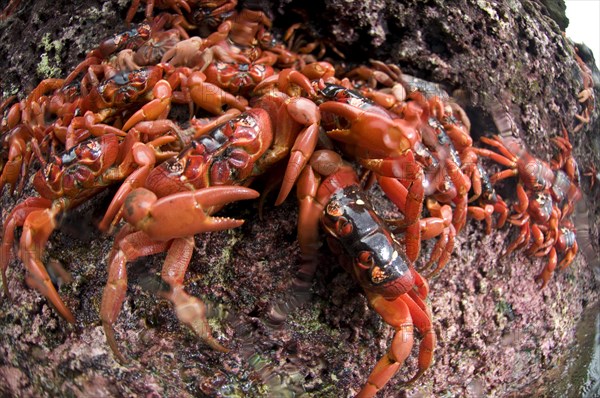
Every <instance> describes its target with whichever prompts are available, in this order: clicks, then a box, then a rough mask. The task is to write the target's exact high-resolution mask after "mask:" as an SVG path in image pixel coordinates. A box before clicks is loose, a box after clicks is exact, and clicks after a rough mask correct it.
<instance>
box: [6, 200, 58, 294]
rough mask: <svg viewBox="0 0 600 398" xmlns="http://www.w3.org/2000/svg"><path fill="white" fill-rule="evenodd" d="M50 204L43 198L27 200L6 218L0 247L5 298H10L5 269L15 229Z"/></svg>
mask: <svg viewBox="0 0 600 398" xmlns="http://www.w3.org/2000/svg"><path fill="white" fill-rule="evenodd" d="M51 203H52V202H51V201H49V200H48V199H44V198H28V199H27V200H25V201H24V202H23V203H20V204H18V205H17V206H15V208H14V209H13V210H12V211H11V212H10V214H9V215H8V217H7V218H6V221H5V223H4V230H3V233H2V236H3V239H2V247H1V248H0V271H1V272H2V286H3V287H4V293H5V295H6V297H10V293H9V291H8V280H7V279H6V269H7V268H8V262H9V261H10V259H11V251H12V247H13V244H14V242H15V228H16V227H18V226H22V225H23V224H24V223H25V220H26V219H27V217H28V216H29V214H31V213H33V212H34V211H39V210H41V209H47V208H48V207H50V205H51Z"/></svg>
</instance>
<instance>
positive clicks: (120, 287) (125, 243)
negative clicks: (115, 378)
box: [100, 226, 170, 363]
mask: <svg viewBox="0 0 600 398" xmlns="http://www.w3.org/2000/svg"><path fill="white" fill-rule="evenodd" d="M132 231H133V228H132V227H130V226H126V227H124V228H123V229H122V230H121V231H119V233H118V234H117V237H116V238H115V243H114V246H113V249H112V251H111V253H110V256H109V265H108V281H107V282H106V286H105V287H104V292H103V294H102V303H101V305H100V318H101V319H102V326H103V327H104V334H105V335H106V341H107V342H108V345H109V346H110V348H111V349H112V351H113V353H114V354H115V356H116V357H117V359H118V360H119V362H121V363H126V362H128V360H127V359H126V358H125V357H124V356H123V354H121V351H120V350H119V347H118V346H117V341H116V339H115V332H114V329H113V324H114V323H115V321H116V320H117V318H118V317H119V313H120V312H121V307H122V306H123V302H124V301H125V294H126V292H127V263H128V262H129V261H133V260H135V259H136V258H139V257H143V256H149V255H151V254H156V253H162V252H164V251H165V250H166V249H167V248H168V247H169V243H170V242H169V241H165V242H158V241H153V240H151V239H150V238H148V235H146V234H145V233H143V232H141V231H138V232H132Z"/></svg>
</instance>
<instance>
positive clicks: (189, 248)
mask: <svg viewBox="0 0 600 398" xmlns="http://www.w3.org/2000/svg"><path fill="white" fill-rule="evenodd" d="M193 252H194V238H193V237H186V238H180V239H175V240H173V243H172V244H171V247H170V248H169V251H168V254H167V258H166V259H165V263H164V265H163V268H162V272H161V276H162V279H163V280H164V281H165V282H167V283H168V284H169V286H170V287H171V289H170V290H169V291H168V292H167V293H162V295H163V296H164V297H165V298H166V299H168V300H169V301H171V303H173V306H174V307H175V311H176V313H177V318H179V320H180V321H181V322H183V323H184V324H185V325H186V326H188V327H189V328H190V329H192V331H193V332H194V333H195V334H196V335H197V336H198V337H200V338H201V339H202V340H203V341H204V342H205V343H206V344H208V345H209V346H210V347H211V348H212V349H214V350H216V351H221V352H227V351H229V350H228V349H227V348H225V347H223V346H222V345H221V344H219V342H218V341H217V340H215V339H214V338H213V337H212V335H211V331H210V326H209V325H208V321H207V320H206V305H205V304H204V303H203V302H202V301H201V300H199V299H198V298H196V297H194V296H191V295H189V294H187V293H186V292H185V291H184V289H183V278H184V277H185V272H186V271H187V267H188V265H189V263H190V259H191V258H192V253H193Z"/></svg>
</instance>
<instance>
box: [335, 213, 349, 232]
mask: <svg viewBox="0 0 600 398" xmlns="http://www.w3.org/2000/svg"><path fill="white" fill-rule="evenodd" d="M335 231H336V232H337V234H338V235H339V236H348V235H350V234H351V233H352V223H351V222H350V221H348V219H347V218H346V217H340V218H338V219H337V221H336V222H335Z"/></svg>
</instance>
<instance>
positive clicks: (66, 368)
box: [0, 0, 600, 397]
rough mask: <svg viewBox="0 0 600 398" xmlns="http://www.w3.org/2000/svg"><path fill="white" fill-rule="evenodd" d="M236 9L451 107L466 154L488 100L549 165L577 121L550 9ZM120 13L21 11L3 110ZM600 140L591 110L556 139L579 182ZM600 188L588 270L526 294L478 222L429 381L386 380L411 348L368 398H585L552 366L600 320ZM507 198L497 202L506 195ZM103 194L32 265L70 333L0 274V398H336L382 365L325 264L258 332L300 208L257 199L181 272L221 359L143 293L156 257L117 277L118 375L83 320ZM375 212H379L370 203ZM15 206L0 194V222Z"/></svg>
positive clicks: (354, 4) (12, 27)
mask: <svg viewBox="0 0 600 398" xmlns="http://www.w3.org/2000/svg"><path fill="white" fill-rule="evenodd" d="M247 3H252V4H254V5H259V6H261V7H262V8H263V9H264V10H266V11H268V12H269V13H270V14H271V16H272V17H273V19H274V25H275V29H278V31H279V32H282V31H284V29H285V28H287V27H288V26H290V25H291V24H292V23H294V22H303V23H304V24H305V28H304V29H305V31H306V32H308V33H307V34H312V35H314V36H315V37H320V38H322V40H323V42H324V43H325V44H327V45H329V46H330V47H329V48H331V46H332V45H335V48H337V49H338V50H339V51H340V52H342V53H343V54H346V59H345V60H344V61H343V62H345V63H347V64H348V65H351V64H353V63H358V62H364V60H366V59H369V58H373V59H379V60H382V61H385V62H394V63H397V64H398V65H399V66H400V67H401V68H402V70H403V71H404V72H406V73H409V74H412V75H415V76H418V77H421V78H424V79H426V80H430V81H435V82H438V83H441V84H443V85H444V87H446V88H447V89H448V90H449V91H450V92H452V91H454V92H455V93H456V95H457V96H459V97H460V98H461V100H462V101H463V104H464V105H465V107H466V110H467V112H468V114H469V116H470V118H471V120H472V121H473V128H472V135H473V137H474V138H477V137H479V136H482V135H489V134H490V133H493V132H495V128H494V125H493V123H492V118H491V114H490V109H491V107H493V106H494V104H496V103H498V102H500V103H502V104H504V105H505V106H507V107H508V108H509V109H510V111H511V114H512V116H513V118H514V120H515V122H516V124H517V126H518V128H519V131H520V133H521V136H522V138H523V139H524V141H525V142H526V145H527V146H528V147H529V148H530V150H531V151H532V152H533V153H534V154H536V155H537V156H540V157H542V158H545V159H549V158H551V157H552V154H553V148H552V146H551V143H550V141H549V138H550V137H553V136H556V135H558V134H559V133H560V128H561V125H565V126H567V128H569V129H572V128H573V125H574V116H575V114H576V113H578V112H580V109H579V108H578V107H579V105H578V103H577V99H576V96H577V93H578V92H579V91H580V90H581V88H582V83H581V81H580V78H579V74H578V73H579V72H578V68H577V66H576V64H575V61H574V60H573V56H572V50H571V48H570V47H569V45H568V44H567V42H566V41H565V39H564V38H563V36H562V34H561V28H564V26H565V25H564V24H565V21H564V15H563V16H562V18H563V19H559V17H556V16H555V15H556V14H555V11H554V10H555V9H556V8H552V10H550V8H547V6H546V5H544V4H543V3H540V2H535V1H529V0H525V1H521V2H517V1H508V2H501V3H502V4H496V2H488V1H484V0H462V1H459V2H453V3H452V6H451V7H450V6H449V5H448V4H449V3H448V2H443V1H441V0H439V1H436V0H432V1H428V2H422V1H417V0H413V1H402V2H396V1H392V0H366V1H360V2H359V1H352V0H325V1H322V2H315V3H314V4H313V5H311V6H310V8H303V7H306V6H305V5H302V6H301V4H303V3H301V2H299V1H291V0H281V1H275V0H272V1H266V0H265V1H252V2H250V1H248V2H247ZM549 3H550V2H545V4H549ZM559 3H561V2H559ZM2 4H4V3H2ZM128 6H129V4H128V2H126V1H106V2H103V1H91V0H87V1H85V2H81V3H79V4H77V5H75V4H74V3H71V2H67V1H58V2H50V1H47V0H43V1H36V2H23V4H21V5H20V6H19V8H18V9H17V11H16V12H15V14H14V15H13V16H11V17H10V18H8V19H7V20H5V21H3V22H0V38H1V39H2V40H1V41H0V63H1V64H2V70H3V75H2V78H1V79H0V93H1V94H2V96H3V98H5V97H7V96H9V95H12V94H17V95H19V96H20V97H23V96H25V95H26V93H27V92H29V91H30V90H31V89H32V88H33V87H35V86H36V85H37V83H38V82H39V81H40V80H42V79H43V78H46V77H58V76H65V75H66V74H68V72H69V71H70V70H72V68H73V67H74V66H75V65H77V64H78V63H79V62H80V61H81V60H82V59H83V57H84V56H85V53H86V52H87V50H89V49H90V48H92V47H94V46H95V45H97V44H98V42H99V41H100V40H102V39H104V38H106V37H108V36H110V35H112V34H114V33H118V32H121V31H124V30H125V25H124V22H123V21H124V17H125V14H126V12H127V8H128ZM559 8H560V7H559ZM141 18H142V13H141V12H140V13H138V16H137V20H140V19H141ZM552 18H556V19H557V20H559V22H558V23H557V22H555V20H553V19H552ZM327 55H328V56H335V53H334V52H333V51H331V50H329V51H328V53H327ZM338 61H339V60H338ZM598 95H600V93H599V92H598V90H596V98H598ZM599 139H600V138H599V136H598V118H597V111H596V113H595V114H594V117H593V119H592V124H590V125H588V126H587V127H586V128H584V129H583V130H582V131H581V132H579V133H578V134H576V135H574V136H573V137H572V142H573V144H574V155H575V157H576V159H577V160H578V161H579V164H580V167H581V168H582V171H585V167H587V166H588V165H591V164H595V165H598V164H600V163H599V159H598V153H599V151H598V148H599V146H600V143H599ZM599 187H600V184H596V186H595V187H594V188H593V189H591V187H590V183H589V180H588V179H587V178H583V180H582V188H583V190H584V191H585V193H586V194H587V198H586V199H584V200H585V201H587V202H586V206H585V207H587V210H588V214H586V215H582V216H580V218H581V219H582V220H581V221H580V224H579V226H578V228H579V229H580V235H583V236H584V237H586V238H585V241H584V242H580V245H581V246H582V252H586V253H588V256H589V258H590V260H589V261H586V256H584V255H581V254H580V255H578V256H577V259H576V260H575V262H574V263H573V264H572V265H571V266H570V267H569V268H568V269H567V270H565V271H564V272H560V273H558V274H557V275H555V276H554V277H553V279H552V280H551V281H550V283H549V285H548V286H547V287H546V288H545V289H544V290H542V291H540V290H539V288H538V287H536V285H535V284H534V282H533V278H534V276H535V275H537V273H538V272H539V271H540V269H541V268H542V267H543V266H544V260H543V259H535V258H530V257H527V256H525V255H524V254H523V253H517V254H512V255H510V256H507V257H503V258H500V253H501V252H502V250H503V249H504V248H506V246H507V242H509V241H510V240H512V239H513V238H514V234H515V232H514V231H513V230H510V229H508V228H507V227H505V228H504V229H502V230H500V231H493V233H492V234H491V235H487V236H486V235H484V234H483V229H484V228H483V226H482V225H481V223H479V222H476V221H471V222H469V224H468V226H467V228H465V230H463V231H462V233H461V234H460V236H459V238H458V241H457V245H456V249H455V252H454V254H453V256H452V260H451V262H450V263H449V264H448V266H447V267H446V269H445V270H444V271H443V272H442V273H441V274H440V276H439V277H438V278H437V279H435V280H433V281H432V282H431V307H432V310H433V314H434V325H435V331H436V334H437V336H438V340H439V343H438V348H437V350H436V353H435V363H434V364H433V366H432V367H431V369H430V370H429V371H428V372H427V373H426V374H425V375H424V377H423V378H422V379H421V380H420V381H419V382H418V383H416V384H415V385H413V386H411V387H410V388H408V389H406V388H404V387H403V386H402V380H406V379H408V378H409V377H410V376H411V375H412V374H413V372H414V369H415V364H416V360H415V358H416V349H415V351H414V355H413V357H412V358H410V360H409V361H408V363H407V364H406V365H405V366H404V367H402V369H401V371H400V372H399V374H398V375H397V376H396V377H395V378H394V379H393V380H392V382H390V384H389V385H388V386H387V387H386V388H385V389H384V391H383V392H382V393H380V396H381V397H401V396H424V397H426V396H466V397H479V396H487V397H502V396H508V395H510V396H531V395H536V396H559V395H560V393H564V394H571V395H572V396H577V395H578V393H579V387H580V385H581V383H582V382H581V380H579V379H577V378H576V377H575V376H573V377H571V375H572V374H573V372H570V373H569V371H568V370H569V369H572V368H573V366H571V367H570V366H567V365H570V364H572V363H575V368H577V366H578V365H579V367H581V366H585V361H586V358H585V352H584V353H582V352H581V350H579V351H578V350H577V349H576V347H575V348H574V340H575V327H576V325H577V321H578V319H579V318H580V316H581V314H582V312H583V311H584V309H585V308H586V307H592V306H593V305H594V303H597V302H598V291H599V290H598V286H599V285H600V281H599V279H598V273H596V274H594V272H595V271H594V270H596V272H598V267H599V264H598V259H597V253H598V230H597V225H599V223H598V217H599V216H600V209H599V207H598V203H599V201H598V195H599V189H600V188H599ZM513 188H514V187H511V185H510V182H508V183H507V184H506V190H507V191H510V190H511V189H513ZM111 193H112V192H107V193H105V194H103V195H100V197H98V198H97V199H95V200H93V201H91V202H90V203H87V204H85V205H84V206H82V207H80V208H78V209H77V210H75V211H73V212H72V213H71V214H69V215H68V216H67V217H66V218H65V219H64V221H63V223H62V227H61V228H60V229H59V230H58V231H57V232H55V233H54V235H53V236H52V239H51V241H50V243H49V245H48V247H47V258H48V260H50V259H53V260H57V261H60V262H61V263H62V264H64V265H65V267H66V268H67V269H68V270H69V271H70V272H71V274H72V277H73V281H72V282H71V283H69V284H64V285H63V286H61V288H60V293H61V296H62V297H63V298H64V300H65V302H66V303H67V305H68V306H69V307H70V308H71V309H72V310H73V312H74V313H75V314H76V316H77V323H76V324H75V325H69V324H67V323H66V322H65V321H64V320H63V319H61V318H60V317H59V316H58V315H57V314H56V313H55V312H54V311H53V309H52V308H50V306H49V305H48V303H47V302H46V300H45V299H43V298H41V297H40V295H39V294H37V293H36V292H35V291H33V290H31V289H29V288H27V286H26V284H25V282H24V270H23V266H22V264H20V263H19V262H16V261H13V262H12V263H11V265H10V268H9V272H8V276H9V281H10V283H9V288H10V291H11V293H12V296H13V300H12V301H8V300H7V299H6V298H5V297H3V296H2V298H0V300H1V301H0V336H2V343H0V395H2V396H26V397H29V396H31V397H38V396H77V397H88V396H98V397H100V396H141V395H144V396H179V397H185V396H190V397H191V396H210V397H214V396H222V397H229V396H269V397H283V396H302V394H303V393H304V394H305V396H311V397H334V396H342V397H346V396H348V397H350V396H353V394H355V393H356V392H357V391H358V390H359V388H360V387H361V385H362V384H363V383H364V382H365V380H366V378H367V376H368V374H369V372H370V370H371V369H372V367H373V366H374V364H375V363H376V361H377V359H378V358H379V357H381V355H382V354H383V353H384V352H385V351H386V350H387V347H388V344H389V342H390V341H391V338H392V335H393V332H392V330H391V329H390V328H389V327H388V326H386V325H385V324H384V323H383V322H382V321H381V319H380V317H379V316H378V315H377V314H376V313H374V312H373V311H371V310H370V309H369V308H368V306H367V302H366V300H365V299H364V297H363V296H362V295H361V293H360V289H359V288H358V287H357V286H355V285H354V283H353V282H352V280H351V278H350V277H349V276H348V275H346V274H345V273H344V272H343V271H342V270H341V269H340V267H338V266H337V263H336V259H335V258H334V256H333V255H332V254H331V253H330V252H329V251H328V250H327V249H325V248H324V249H323V250H322V266H321V268H320V270H319V273H318V276H317V278H316V281H315V284H314V288H313V292H314V294H313V297H312V298H311V300H310V301H309V303H308V304H307V305H304V306H303V307H301V308H300V309H298V310H296V311H294V312H293V313H292V314H291V316H290V318H289V319H288V321H287V323H286V324H284V325H283V327H281V328H279V329H272V328H271V327H269V326H268V325H266V324H265V322H264V320H265V316H264V311H265V309H266V308H267V305H268V303H269V302H271V301H272V300H274V299H276V298H280V297H283V296H284V295H285V287H286V286H287V283H288V282H289V281H290V279H291V277H292V275H293V274H294V272H295V270H296V269H297V267H298V263H299V253H298V246H297V243H296V241H295V228H296V224H295V221H294V220H295V219H296V216H297V206H296V204H295V203H294V201H293V200H288V201H287V202H286V203H285V204H284V205H283V206H281V207H274V206H272V205H271V203H272V200H267V205H266V206H265V208H264V209H263V217H262V219H261V218H260V217H259V216H258V204H257V203H251V204H248V203H244V204H237V205H234V206H232V207H229V208H228V209H227V210H226V212H227V213H228V215H233V216H235V217H242V218H245V219H246V220H247V222H246V224H245V225H244V226H242V227H241V228H239V229H236V230H232V231H226V232H219V233H212V234H203V235H201V236H198V237H197V238H196V250H195V253H194V257H193V261H192V264H191V265H190V268H189V271H188V274H187V280H186V286H187V287H188V291H189V292H190V293H192V294H194V295H197V296H200V297H202V298H204V299H205V300H206V301H208V302H211V303H213V306H212V307H213V311H212V312H213V315H214V317H213V320H212V321H211V325H212V327H213V335H214V336H216V337H217V338H219V339H220V340H221V342H222V343H223V344H224V345H226V346H227V347H228V348H230V350H231V351H230V352H229V353H228V354H221V353H218V352H215V351H212V350H211V349H210V348H208V347H207V346H206V345H204V344H203V343H201V342H199V341H197V339H196V338H195V337H194V336H192V335H191V333H190V332H188V330H186V329H184V328H183V327H181V326H180V325H179V323H178V322H177V320H176V318H175V316H174V314H173V312H172V310H171V308H170V307H169V306H168V305H167V304H166V303H165V302H164V301H161V300H160V299H158V298H157V297H156V296H155V295H154V294H152V293H150V292H149V291H147V290H144V289H142V288H141V287H140V285H144V284H147V282H148V280H149V278H150V277H149V275H150V276H151V275H153V274H155V273H156V272H158V271H159V270H160V264H161V261H162V260H163V257H161V256H154V257H151V258H145V259H143V260H141V261H137V262H136V263H134V264H133V265H131V266H130V283H129V289H128V297H127V300H126V302H125V305H124V308H123V311H122V313H121V315H120V318H119V320H118V322H117V324H116V331H117V336H118V342H119V344H120V347H121V349H122V351H123V353H124V354H125V355H126V356H127V357H129V358H130V359H131V361H130V363H129V364H127V365H125V366H124V365H120V364H119V363H118V362H116V361H115V358H114V356H113V355H112V353H111V351H110V349H109V347H108V346H107V345H106V343H105V338H104V335H103V331H102V326H101V323H100V320H99V316H98V312H99V305H100V298H101V294H102V289H103V286H104V283H105V281H106V269H105V267H106V257H107V254H108V251H109V250H110V246H111V244H112V238H111V237H105V236H101V235H100V234H99V233H97V231H96V229H95V227H94V224H95V222H97V220H98V217H99V216H100V215H101V214H102V211H103V209H105V207H106V204H107V201H108V200H110V195H111ZM26 194H31V191H28V192H26ZM374 197H375V198H376V200H377V202H378V203H379V204H380V205H381V206H382V208H383V207H384V206H386V204H385V202H384V200H383V199H381V198H380V195H379V194H378V193H377V192H374ZM15 202H16V200H15V199H14V198H11V197H9V196H8V195H7V194H4V195H3V196H2V220H4V219H5V218H6V215H7V214H8V212H9V211H10V209H11V208H12V207H13V206H14V204H15ZM588 216H589V218H587V217H588ZM586 218H587V219H586ZM590 254H591V255H590ZM595 275H596V276H595ZM596 308H597V306H596ZM587 360H589V358H588V359H587ZM560 379H565V380H568V381H567V382H566V383H564V384H559V383H557V380H560ZM557 394H559V395H557Z"/></svg>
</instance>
